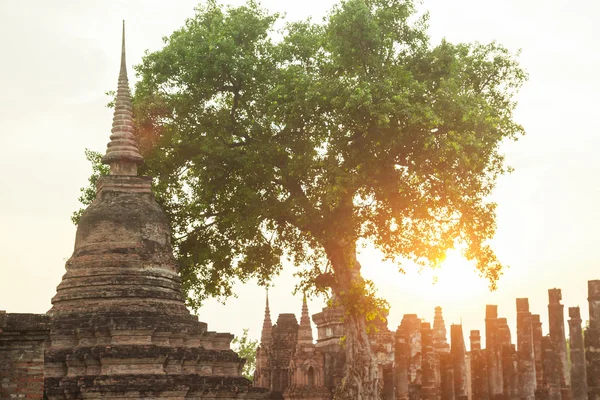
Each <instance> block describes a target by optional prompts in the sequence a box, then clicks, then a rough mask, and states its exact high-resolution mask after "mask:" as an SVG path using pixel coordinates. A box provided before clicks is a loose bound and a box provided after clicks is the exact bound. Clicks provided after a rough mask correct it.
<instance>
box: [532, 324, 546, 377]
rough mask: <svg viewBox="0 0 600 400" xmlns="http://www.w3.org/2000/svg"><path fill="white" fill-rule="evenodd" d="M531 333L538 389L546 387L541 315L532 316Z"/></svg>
mask: <svg viewBox="0 0 600 400" xmlns="http://www.w3.org/2000/svg"><path fill="white" fill-rule="evenodd" d="M531 333H532V340H533V354H534V357H535V380H536V388H542V387H543V386H544V364H543V362H542V337H543V336H544V335H543V333H542V322H541V320H540V315H539V314H532V315H531Z"/></svg>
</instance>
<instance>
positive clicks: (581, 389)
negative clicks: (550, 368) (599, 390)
mask: <svg viewBox="0 0 600 400" xmlns="http://www.w3.org/2000/svg"><path fill="white" fill-rule="evenodd" d="M569 344H570V351H571V354H570V355H571V393H572V398H573V400H587V398H588V388H587V376H586V373H585V353H584V347H583V332H582V330H581V315H580V313H579V307H569Z"/></svg>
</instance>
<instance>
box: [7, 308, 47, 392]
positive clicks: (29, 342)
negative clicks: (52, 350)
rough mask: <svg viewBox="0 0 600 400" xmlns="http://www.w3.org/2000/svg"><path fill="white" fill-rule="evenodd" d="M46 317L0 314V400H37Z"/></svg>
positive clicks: (42, 375)
mask: <svg viewBox="0 0 600 400" xmlns="http://www.w3.org/2000/svg"><path fill="white" fill-rule="evenodd" d="M48 325H49V318H48V317H47V316H45V315H41V314H7V313H6V312H4V311H0V383H1V384H0V399H11V398H26V399H41V398H42V397H43V395H44V350H45V348H46V342H47V340H48V332H49V329H48Z"/></svg>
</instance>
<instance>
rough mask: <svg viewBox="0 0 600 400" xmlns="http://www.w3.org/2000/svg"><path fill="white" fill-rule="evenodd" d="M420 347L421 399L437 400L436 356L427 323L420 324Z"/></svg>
mask: <svg viewBox="0 0 600 400" xmlns="http://www.w3.org/2000/svg"><path fill="white" fill-rule="evenodd" d="M421 345H422V352H423V361H422V371H423V378H422V381H421V399H422V400H438V387H437V382H436V376H435V375H436V374H435V372H436V371H435V367H436V354H435V351H434V349H433V332H432V330H431V325H430V324H429V322H423V323H422V324H421Z"/></svg>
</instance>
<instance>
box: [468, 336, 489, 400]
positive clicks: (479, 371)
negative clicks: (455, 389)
mask: <svg viewBox="0 0 600 400" xmlns="http://www.w3.org/2000/svg"><path fill="white" fill-rule="evenodd" d="M470 340H471V393H472V397H473V400H489V398H490V397H489V389H488V376H487V360H486V354H485V350H482V349H481V336H480V334H479V331H477V330H475V331H471V336H470Z"/></svg>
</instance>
